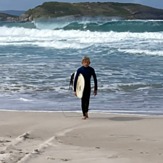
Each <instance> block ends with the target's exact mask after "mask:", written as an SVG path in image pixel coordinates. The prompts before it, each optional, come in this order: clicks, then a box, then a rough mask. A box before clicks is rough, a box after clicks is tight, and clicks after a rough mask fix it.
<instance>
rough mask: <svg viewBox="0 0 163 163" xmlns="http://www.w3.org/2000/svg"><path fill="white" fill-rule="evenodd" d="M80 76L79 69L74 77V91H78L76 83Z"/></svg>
mask: <svg viewBox="0 0 163 163" xmlns="http://www.w3.org/2000/svg"><path fill="white" fill-rule="evenodd" d="M78 76H79V71H77V72H76V74H75V76H74V77H75V78H74V92H76V84H77V80H78Z"/></svg>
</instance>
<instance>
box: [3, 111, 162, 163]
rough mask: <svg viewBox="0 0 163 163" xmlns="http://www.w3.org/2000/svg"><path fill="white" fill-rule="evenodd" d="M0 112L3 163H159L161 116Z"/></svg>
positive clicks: (160, 153)
mask: <svg viewBox="0 0 163 163" xmlns="http://www.w3.org/2000/svg"><path fill="white" fill-rule="evenodd" d="M81 117H82V114H81V113H76V112H65V113H62V112H30V111H28V112H25V111H23V112H21V111H0V131H1V132H0V162H2V163H27V162H30V163H45V162H46V163H54V162H57V163H59V162H70V163H71V162H72V163H81V162H88V161H89V162H90V163H95V162H100V163H108V162H109V163H119V162H121V163H131V162H132V163H137V162H139V163H140V162H143V163H147V162H148V163H150V162H151V163H153V162H155V163H156V162H157V163H162V160H163V148H162V147H163V140H162V137H163V131H162V124H163V116H153V115H152V116H151V115H150V116H147V115H146V116H139V115H124V114H123V115H122V114H103V113H101V114H98V113H90V118H89V119H88V120H82V119H81Z"/></svg>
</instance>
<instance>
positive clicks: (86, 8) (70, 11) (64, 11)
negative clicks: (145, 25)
mask: <svg viewBox="0 0 163 163" xmlns="http://www.w3.org/2000/svg"><path fill="white" fill-rule="evenodd" d="M70 15H71V16H72V15H73V16H77V17H80V16H107V17H120V18H122V19H163V10H161V9H155V8H152V7H148V6H143V5H140V4H132V3H113V2H92V3H89V2H85V3H63V2H45V3H43V4H42V5H39V6H37V7H36V8H34V9H30V10H28V11H27V12H25V14H24V15H22V17H21V18H22V19H26V20H33V19H36V18H42V17H43V18H54V17H62V16H70Z"/></svg>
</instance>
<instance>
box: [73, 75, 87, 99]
mask: <svg viewBox="0 0 163 163" xmlns="http://www.w3.org/2000/svg"><path fill="white" fill-rule="evenodd" d="M75 75H76V74H75ZM84 87H85V80H84V77H83V75H82V74H79V76H78V79H77V83H76V96H77V97H78V98H82V97H83V91H84Z"/></svg>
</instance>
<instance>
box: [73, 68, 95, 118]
mask: <svg viewBox="0 0 163 163" xmlns="http://www.w3.org/2000/svg"><path fill="white" fill-rule="evenodd" d="M79 74H82V75H83V76H84V79H85V87H84V92H83V97H82V99H81V107H82V112H83V116H86V113H87V112H88V108H89V99H90V93H91V76H93V79H94V90H95V91H97V78H96V74H95V71H94V69H93V68H92V67H90V66H88V67H84V66H82V67H80V68H79V69H78V70H77V72H76V76H75V79H74V92H76V84H77V79H78V76H79Z"/></svg>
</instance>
